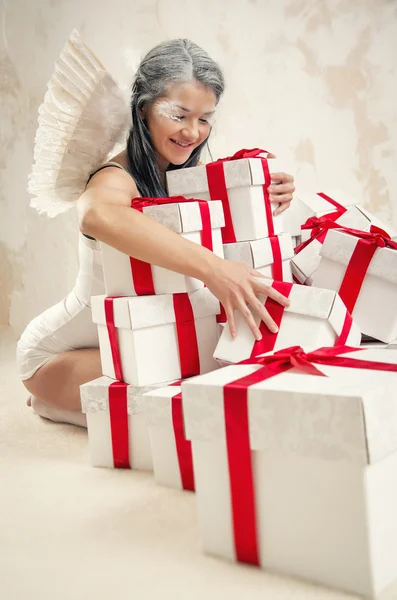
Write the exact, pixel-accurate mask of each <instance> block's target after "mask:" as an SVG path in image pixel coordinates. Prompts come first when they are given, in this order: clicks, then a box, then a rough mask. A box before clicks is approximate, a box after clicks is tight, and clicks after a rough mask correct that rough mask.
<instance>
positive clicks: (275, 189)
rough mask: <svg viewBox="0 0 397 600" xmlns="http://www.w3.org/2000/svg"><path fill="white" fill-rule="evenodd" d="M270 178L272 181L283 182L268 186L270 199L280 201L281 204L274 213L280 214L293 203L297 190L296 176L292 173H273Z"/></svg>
mask: <svg viewBox="0 0 397 600" xmlns="http://www.w3.org/2000/svg"><path fill="white" fill-rule="evenodd" d="M270 178H271V180H272V182H273V181H274V182H276V181H280V182H281V183H278V184H273V185H271V186H270V187H268V188H267V191H268V192H269V197H270V201H271V202H279V203H280V206H278V207H277V208H276V210H275V211H274V213H273V214H274V215H279V214H280V213H282V212H284V211H285V210H286V209H287V208H288V207H289V205H290V204H291V200H292V195H293V193H294V191H295V186H294V178H293V177H292V175H288V173H271V175H270Z"/></svg>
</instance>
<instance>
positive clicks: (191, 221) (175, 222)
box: [143, 200, 225, 233]
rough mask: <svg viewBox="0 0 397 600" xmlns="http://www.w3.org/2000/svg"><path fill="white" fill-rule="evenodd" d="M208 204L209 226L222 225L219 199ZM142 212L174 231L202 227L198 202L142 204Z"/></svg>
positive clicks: (180, 231)
mask: <svg viewBox="0 0 397 600" xmlns="http://www.w3.org/2000/svg"><path fill="white" fill-rule="evenodd" d="M203 202H207V200H203ZM208 206H209V211H210V219H211V228H212V229H219V228H220V227H224V225H225V218H224V215H223V206H222V202H221V201H220V200H216V201H213V202H208ZM143 213H144V214H145V215H147V216H148V217H150V218H151V219H153V220H154V221H157V222H158V223H161V224H162V225H164V226H165V227H167V228H168V229H171V230H172V231H175V232H176V233H188V232H189V231H201V230H202V228H203V224H202V220H201V214H200V208H199V204H198V202H175V203H172V204H161V205H158V206H144V207H143Z"/></svg>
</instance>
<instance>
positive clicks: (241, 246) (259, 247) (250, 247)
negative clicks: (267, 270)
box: [223, 233, 294, 269]
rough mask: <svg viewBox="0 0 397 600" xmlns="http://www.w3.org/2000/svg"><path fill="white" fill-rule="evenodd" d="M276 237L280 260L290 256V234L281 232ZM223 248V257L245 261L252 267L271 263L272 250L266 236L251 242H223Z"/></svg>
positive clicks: (291, 255)
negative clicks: (278, 244)
mask: <svg viewBox="0 0 397 600" xmlns="http://www.w3.org/2000/svg"><path fill="white" fill-rule="evenodd" d="M277 237H278V240H279V243H280V251H281V258H282V260H287V259H289V258H292V257H293V256H294V247H293V244H292V237H291V235H290V234H289V233H282V234H281V235H279V236H277ZM223 250H224V254H225V258H227V259H229V260H236V261H242V262H245V263H247V264H249V265H250V266H251V267H253V268H254V269H259V268H260V267H265V266H267V265H271V264H273V252H272V247H271V243H270V239H269V238H268V237H266V238H262V239H260V240H253V241H251V242H235V243H230V244H224V245H223Z"/></svg>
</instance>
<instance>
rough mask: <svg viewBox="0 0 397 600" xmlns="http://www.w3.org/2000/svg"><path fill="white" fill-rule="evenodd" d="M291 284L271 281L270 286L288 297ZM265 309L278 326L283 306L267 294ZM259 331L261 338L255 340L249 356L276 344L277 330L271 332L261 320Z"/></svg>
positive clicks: (269, 349) (265, 350) (260, 352)
mask: <svg viewBox="0 0 397 600" xmlns="http://www.w3.org/2000/svg"><path fill="white" fill-rule="evenodd" d="M292 285H293V284H292V283H287V282H286V281H283V282H281V281H273V283H272V288H274V289H275V290H277V291H278V292H280V294H283V295H284V296H286V297H287V298H288V296H289V295H290V293H291V290H292ZM265 309H266V310H267V311H268V313H269V315H270V316H271V317H272V319H273V321H274V322H275V323H276V325H277V327H280V325H281V320H282V318H283V314H284V306H282V305H281V304H279V303H278V302H276V301H275V300H273V298H270V297H269V296H268V297H267V298H266V301H265ZM259 331H260V332H261V334H262V339H261V340H256V341H255V343H254V345H253V348H252V352H251V356H257V355H258V354H263V353H264V352H270V351H271V350H273V349H274V346H275V345H276V341H277V336H278V332H277V333H272V332H271V331H270V330H269V329H268V327H267V325H265V323H264V322H263V321H261V323H260V325H259Z"/></svg>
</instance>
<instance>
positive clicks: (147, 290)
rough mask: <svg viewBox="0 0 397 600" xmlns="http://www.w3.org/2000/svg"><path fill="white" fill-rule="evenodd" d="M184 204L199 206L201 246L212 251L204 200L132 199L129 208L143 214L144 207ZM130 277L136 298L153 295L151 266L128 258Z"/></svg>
mask: <svg viewBox="0 0 397 600" xmlns="http://www.w3.org/2000/svg"><path fill="white" fill-rule="evenodd" d="M184 202H197V203H198V205H199V210H200V215H201V222H202V229H201V245H202V246H204V247H205V248H208V250H211V252H212V251H213V242H212V227H211V215H210V208H209V204H208V202H207V201H205V200H196V199H195V198H185V197H184V196H170V197H169V198H134V199H133V200H132V201H131V207H132V208H135V210H138V211H139V212H143V209H144V207H145V206H161V205H164V204H177V203H178V204H181V203H184ZM130 265H131V275H132V280H133V282H134V288H135V293H136V295H137V296H153V295H155V293H156V292H155V289H154V282H153V275H152V266H151V265H150V264H149V263H147V262H144V261H143V260H139V259H138V258H133V257H132V256H130Z"/></svg>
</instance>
